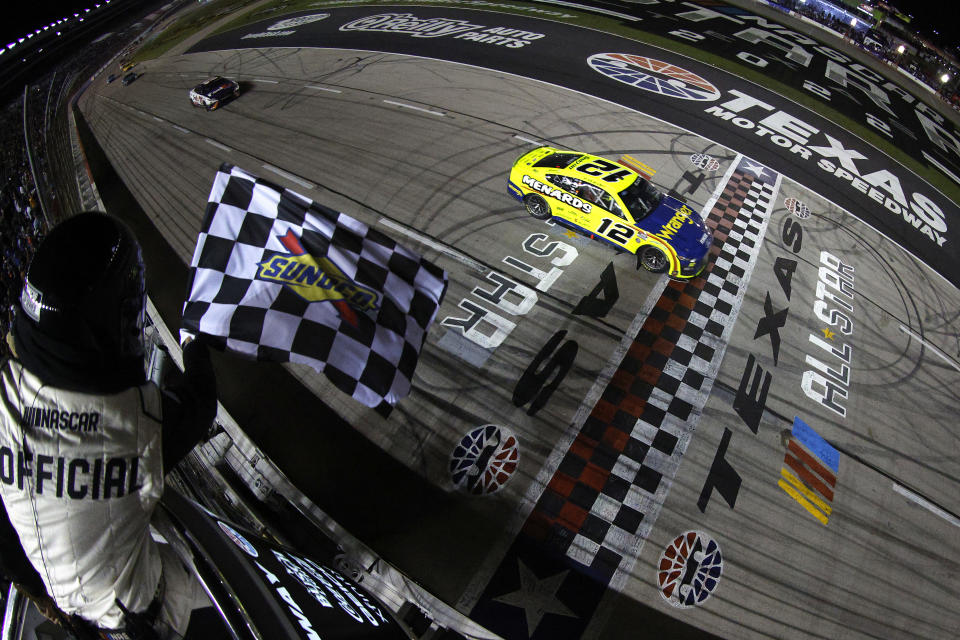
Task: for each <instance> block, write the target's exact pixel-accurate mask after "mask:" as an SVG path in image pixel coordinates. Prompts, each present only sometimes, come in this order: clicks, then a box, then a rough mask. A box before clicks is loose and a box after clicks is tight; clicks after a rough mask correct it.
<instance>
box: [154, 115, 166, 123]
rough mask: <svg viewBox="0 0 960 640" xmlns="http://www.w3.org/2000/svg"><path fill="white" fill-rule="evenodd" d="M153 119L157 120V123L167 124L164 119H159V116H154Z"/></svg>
mask: <svg viewBox="0 0 960 640" xmlns="http://www.w3.org/2000/svg"><path fill="white" fill-rule="evenodd" d="M153 119H154V120H156V121H157V122H165V120H164V119H163V118H158V117H157V116H153Z"/></svg>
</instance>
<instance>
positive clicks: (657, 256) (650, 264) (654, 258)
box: [637, 246, 670, 273]
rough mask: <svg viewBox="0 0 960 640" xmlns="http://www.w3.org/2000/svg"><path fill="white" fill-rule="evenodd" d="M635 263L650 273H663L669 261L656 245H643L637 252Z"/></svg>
mask: <svg viewBox="0 0 960 640" xmlns="http://www.w3.org/2000/svg"><path fill="white" fill-rule="evenodd" d="M637 263H638V265H639V266H641V267H643V268H644V269H646V270H647V271H650V272H651V273H663V272H664V271H666V270H667V266H668V265H669V264H670V261H669V260H667V256H666V254H664V253H663V251H661V250H660V249H657V248H656V247H649V246H648V247H644V248H643V249H641V250H640V253H639V254H637Z"/></svg>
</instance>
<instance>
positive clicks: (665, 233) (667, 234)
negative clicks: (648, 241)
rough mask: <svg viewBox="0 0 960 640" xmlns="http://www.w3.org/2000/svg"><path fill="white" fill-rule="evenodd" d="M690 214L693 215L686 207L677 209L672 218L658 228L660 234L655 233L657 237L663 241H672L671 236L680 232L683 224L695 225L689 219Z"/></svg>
mask: <svg viewBox="0 0 960 640" xmlns="http://www.w3.org/2000/svg"><path fill="white" fill-rule="evenodd" d="M691 213H693V210H692V209H690V207H688V206H687V205H683V206H682V207H680V208H679V209H677V212H676V213H675V214H673V217H672V218H670V219H669V220H667V222H666V223H665V224H664V225H663V226H662V227H660V232H659V233H657V237H659V238H663V239H664V240H672V239H673V236H674V235H676V233H677V232H678V231H680V229H681V228H682V227H683V224H684V223H688V224H696V222H694V221H693V220H691V219H690V214H691Z"/></svg>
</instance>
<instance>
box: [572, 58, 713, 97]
mask: <svg viewBox="0 0 960 640" xmlns="http://www.w3.org/2000/svg"><path fill="white" fill-rule="evenodd" d="M587 64H589V65H590V67H591V68H592V69H593V70H594V71H599V72H600V73H602V74H603V75H605V76H608V77H610V78H613V79H614V80H616V81H618V82H623V83H625V84H629V85H631V86H634V87H637V88H638V89H643V90H645V91H652V92H653V93H659V94H661V95H664V96H667V97H670V98H681V99H683V100H701V101H704V102H707V101H714V100H717V99H719V98H720V90H719V89H717V88H716V87H715V86H713V85H712V84H711V83H709V82H707V81H706V80H704V79H703V78H701V77H700V76H698V75H697V74H695V73H693V72H691V71H687V70H686V69H683V68H681V67H678V66H675V65H672V64H670V63H669V62H663V61H662V60H654V59H653V58H647V57H646V56H637V55H633V54H629V53H595V54H593V55H592V56H590V57H589V58H587Z"/></svg>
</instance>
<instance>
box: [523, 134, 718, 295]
mask: <svg viewBox="0 0 960 640" xmlns="http://www.w3.org/2000/svg"><path fill="white" fill-rule="evenodd" d="M507 191H508V192H509V193H510V195H512V196H513V197H515V198H516V199H517V200H519V201H520V202H522V203H523V204H524V206H525V207H526V208H527V213H529V214H530V215H531V216H533V217H534V218H537V219H538V220H549V219H551V218H552V219H553V220H554V221H556V222H558V223H560V224H562V225H564V226H566V227H569V228H571V229H573V230H575V231H578V232H580V233H583V234H585V235H587V236H589V237H591V238H596V239H598V240H603V241H605V242H608V243H610V244H612V245H613V246H614V247H616V248H617V249H621V250H624V249H625V250H627V251H629V252H630V253H635V254H636V255H637V266H638V268H639V267H641V266H642V267H644V268H645V269H647V270H648V271H652V272H654V273H663V272H664V271H666V272H667V274H668V275H669V276H670V277H672V278H676V279H683V280H686V279H689V278H693V277H694V276H696V275H697V274H699V273H700V272H701V271H703V268H704V267H705V266H706V265H707V259H708V258H709V251H710V245H711V244H712V243H713V234H712V233H711V232H710V230H709V229H708V228H707V225H706V224H705V223H704V220H703V217H702V216H701V215H700V214H699V213H697V212H696V211H694V210H693V209H691V208H690V207H689V206H687V204H686V203H684V202H682V201H680V200H678V199H676V198H673V197H671V196H668V195H666V194H664V193H661V192H660V191H659V190H658V189H657V188H656V187H654V186H653V185H652V184H651V183H650V181H649V180H647V179H646V178H645V177H644V176H642V175H640V173H638V172H637V171H635V170H634V169H632V168H630V167H628V166H626V165H624V164H619V163H616V162H611V161H609V160H605V159H603V158H600V157H598V156H594V155H591V154H588V153H579V152H576V151H567V150H562V149H557V148H554V147H538V148H536V149H534V150H533V151H530V152H528V153H525V154H523V155H522V156H520V158H518V159H517V161H516V162H515V163H514V164H513V168H512V169H511V170H510V179H509V182H508V184H507Z"/></svg>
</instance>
